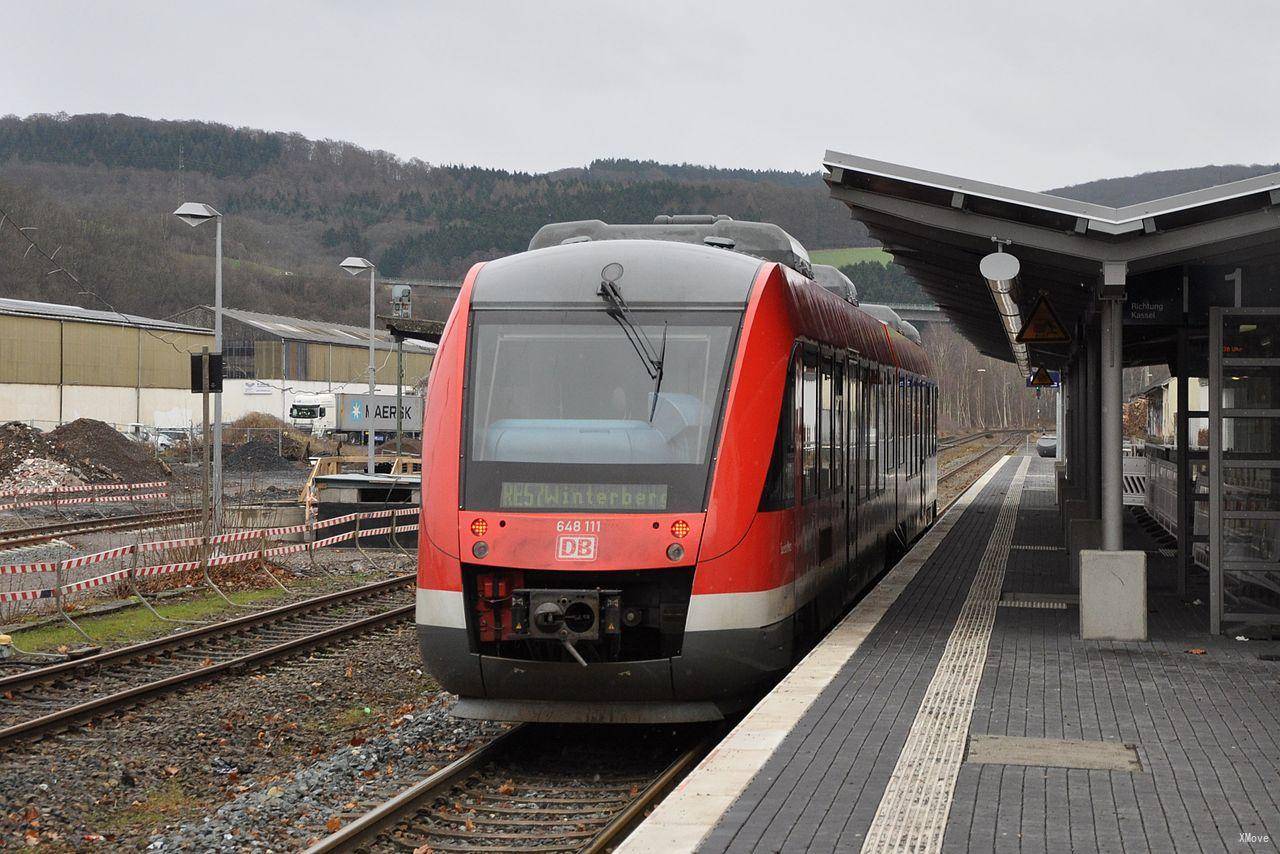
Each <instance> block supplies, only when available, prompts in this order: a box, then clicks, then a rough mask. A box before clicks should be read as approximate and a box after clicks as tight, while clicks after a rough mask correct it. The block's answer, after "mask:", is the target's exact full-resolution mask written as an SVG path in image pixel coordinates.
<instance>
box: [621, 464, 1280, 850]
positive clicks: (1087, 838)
mask: <svg viewBox="0 0 1280 854" xmlns="http://www.w3.org/2000/svg"><path fill="white" fill-rule="evenodd" d="M1057 513H1058V511H1057V507H1056V506H1055V489H1054V467H1053V461H1052V460H1047V459H1044V460H1042V459H1039V458H1037V457H1031V456H1026V455H1021V456H1010V457H1005V458H1004V459H1003V460H1002V461H1001V462H1000V463H998V464H997V465H995V466H994V467H993V468H992V469H991V470H989V471H988V472H987V473H986V474H985V475H984V476H983V477H982V478H981V479H980V480H979V481H978V482H977V483H975V484H974V485H973V487H971V488H970V489H969V490H968V491H967V492H966V493H965V494H964V495H963V496H961V498H960V499H959V500H958V501H957V502H956V504H955V505H954V506H953V507H952V508H951V509H950V510H949V511H948V512H947V513H946V514H945V515H944V516H943V517H942V518H941V519H940V520H939V521H938V523H937V524H936V525H935V526H934V527H933V528H932V529H931V530H930V531H929V532H927V533H926V534H925V535H924V536H923V537H922V538H921V539H920V540H919V541H918V542H917V543H916V544H915V545H914V547H913V548H912V549H911V551H910V552H909V553H908V554H907V556H906V557H904V558H903V559H902V560H901V561H900V562H899V563H898V564H897V565H896V566H895V567H894V568H893V569H892V570H890V571H889V572H888V573H887V574H886V575H885V577H884V578H883V579H882V580H881V582H880V583H879V584H878V585H877V586H876V587H875V588H874V589H872V590H871V591H870V592H869V593H868V594H867V595H866V596H865V597H864V598H863V599H862V601H861V602H859V603H858V605H857V606H856V607H855V608H854V609H853V610H852V611H851V612H850V613H849V614H848V615H847V616H846V618H845V619H844V620H843V621H842V622H841V623H840V624H839V625H838V626H837V627H836V628H835V629H833V630H832V632H831V633H830V634H829V635H828V636H827V637H826V638H825V639H824V640H823V641H822V643H820V644H819V645H818V646H817V647H816V648H815V649H814V650H813V651H812V652H811V653H810V654H809V655H808V656H807V657H806V658H805V659H804V660H803V661H802V662H801V663H800V664H799V665H797V667H796V668H795V669H794V670H793V671H792V672H791V673H790V674H789V675H788V676H787V678H786V679H784V680H783V681H782V682H781V683H779V685H778V686H777V687H776V688H775V690H774V691H773V692H772V693H770V694H769V695H768V696H767V697H765V698H764V699H763V700H761V702H760V703H759V704H758V705H757V706H756V707H755V708H754V709H753V710H752V711H751V712H750V713H749V714H748V715H747V716H746V717H745V718H744V719H743V720H742V721H741V722H740V723H739V724H738V725H737V726H736V727H735V728H734V730H733V731H732V732H731V733H730V734H729V736H728V737H727V738H726V739H725V740H724V741H722V742H721V743H720V744H719V745H718V746H717V747H716V748H715V749H714V750H713V751H712V752H711V753H710V754H709V755H708V756H707V757H706V758H705V759H704V760H703V762H702V763H701V764H700V765H699V766H698V767H697V768H696V769H695V770H694V772H693V773H691V774H690V775H689V776H688V777H686V778H685V779H684V780H683V781H682V782H681V784H680V785H679V786H677V787H676V789H675V790H674V791H673V792H672V794H671V795H670V796H669V797H668V798H667V799H666V800H665V801H664V802H663V803H662V804H661V805H660V806H659V807H658V808H657V809H656V810H655V811H654V812H653V813H652V815H650V816H649V817H648V818H647V819H646V820H645V821H644V822H643V823H642V824H641V825H640V826H639V827H638V828H637V830H636V831H635V832H634V833H633V834H632V835H631V836H630V837H629V838H628V839H627V841H626V842H625V843H624V845H623V846H622V847H621V849H620V850H623V851H627V852H639V851H694V850H697V851H704V852H741V851H786V852H799V851H813V852H818V851H912V852H926V851H948V852H949V851H974V852H979V851H981V852H989V851H1076V852H1086V851H1102V852H1112V851H1116V852H1121V851H1126V852H1127V851H1135V852H1142V851H1161V852H1164V851H1179V852H1180V851H1194V852H1202V851H1203V852H1209V851H1260V850H1261V851H1269V850H1276V849H1277V839H1280V662H1277V661H1276V660H1275V658H1276V657H1278V656H1280V643H1278V642H1275V641H1269V640H1268V641H1259V640H1247V641H1245V640H1236V639H1233V638H1229V637H1215V636H1212V635H1210V634H1209V632H1208V615H1207V609H1206V607H1205V606H1204V605H1203V604H1201V603H1200V602H1198V601H1197V599H1196V598H1195V597H1196V596H1197V595H1198V594H1195V593H1193V594H1192V595H1191V596H1189V597H1188V599H1190V600H1191V601H1184V600H1183V599H1181V598H1179V597H1178V596H1176V595H1175V593H1174V590H1173V587H1172V579H1173V577H1174V576H1173V572H1174V567H1173V560H1172V558H1171V557H1169V556H1168V554H1167V552H1168V550H1167V549H1165V550H1164V551H1163V552H1162V551H1161V549H1160V544H1158V543H1157V542H1156V541H1154V540H1152V539H1150V536H1149V534H1148V533H1147V532H1146V530H1145V529H1144V528H1143V526H1141V525H1139V524H1138V517H1137V516H1136V515H1127V517H1126V530H1125V546H1126V548H1132V549H1143V550H1146V551H1147V552H1148V555H1147V556H1148V611H1149V613H1148V625H1149V633H1150V640H1148V641H1145V642H1119V641H1085V640H1081V638H1080V620H1079V612H1078V607H1077V604H1076V597H1075V595H1074V589H1073V587H1072V585H1071V582H1070V573H1069V567H1068V559H1067V553H1066V552H1065V551H1064V550H1063V549H1062V547H1061V542H1060V526H1059V522H1058V516H1057ZM1200 598H1201V599H1202V598H1204V597H1203V596H1200Z"/></svg>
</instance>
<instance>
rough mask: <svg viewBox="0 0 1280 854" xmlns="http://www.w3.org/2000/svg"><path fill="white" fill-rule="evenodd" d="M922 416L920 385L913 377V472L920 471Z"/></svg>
mask: <svg viewBox="0 0 1280 854" xmlns="http://www.w3.org/2000/svg"><path fill="white" fill-rule="evenodd" d="M923 414H924V410H923V408H922V406H921V400H920V384H919V383H918V382H916V380H915V377H912V378H911V470H912V471H913V472H917V473H918V472H919V471H920V457H921V456H922V453H921V451H922V448H921V444H920V440H921V439H922V438H923V433H924V431H923V430H922V429H921V427H920V419H921V417H922V416H923Z"/></svg>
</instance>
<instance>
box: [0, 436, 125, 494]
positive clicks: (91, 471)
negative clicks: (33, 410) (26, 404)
mask: <svg viewBox="0 0 1280 854" xmlns="http://www.w3.org/2000/svg"><path fill="white" fill-rule="evenodd" d="M41 463H50V464H52V463H62V464H65V465H66V467H67V471H68V473H69V474H70V475H71V476H73V477H75V478H76V479H78V480H80V481H81V482H96V481H108V480H114V479H115V478H113V477H112V476H111V472H110V471H108V470H107V469H106V468H105V467H103V466H100V465H96V464H94V463H92V462H88V461H83V462H81V461H78V460H74V459H69V458H68V457H67V454H66V453H65V452H64V451H63V449H62V448H61V447H59V446H58V445H55V444H54V443H53V442H51V441H49V437H48V436H46V435H45V434H44V433H41V432H40V431H39V430H37V429H36V428H34V427H29V426H28V425H26V424H23V423H22V422H20V421H10V422H8V423H5V424H0V478H2V479H5V480H7V481H8V480H13V479H14V478H15V473H18V471H19V469H22V470H23V471H30V470H32V469H31V468H30V467H32V466H36V467H37V468H38V467H39V466H40V464H41ZM18 477H19V478H20V477H21V474H18ZM36 485H38V484H33V486H36ZM14 487H17V488H21V487H23V484H22V483H18V482H15V483H14Z"/></svg>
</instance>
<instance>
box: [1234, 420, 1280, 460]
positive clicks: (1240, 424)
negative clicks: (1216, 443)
mask: <svg viewBox="0 0 1280 854" xmlns="http://www.w3.org/2000/svg"><path fill="white" fill-rule="evenodd" d="M1277 449H1280V418H1223V419H1222V452H1223V454H1225V455H1226V457H1225V458H1226V459H1231V455H1233V454H1235V455H1243V454H1254V455H1256V454H1264V455H1266V454H1273V453H1274V452H1275V451H1276V450H1277Z"/></svg>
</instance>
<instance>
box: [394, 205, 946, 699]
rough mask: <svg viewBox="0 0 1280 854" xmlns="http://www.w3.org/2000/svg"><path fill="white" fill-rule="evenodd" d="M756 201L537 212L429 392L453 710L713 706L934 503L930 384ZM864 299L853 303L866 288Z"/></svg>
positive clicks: (427, 574)
mask: <svg viewBox="0 0 1280 854" xmlns="http://www.w3.org/2000/svg"><path fill="white" fill-rule="evenodd" d="M831 274H834V277H836V278H835V281H834V282H831V283H829V286H828V287H824V286H823V285H821V284H819V283H818V282H816V281H814V279H813V278H811V277H812V276H813V275H814V270H813V267H812V265H811V264H810V262H809V258H808V256H807V254H806V253H805V251H804V249H803V248H802V247H801V246H800V245H799V244H798V243H796V241H795V240H794V239H792V238H791V237H790V236H789V235H788V234H787V233H786V232H784V231H783V230H782V229H780V228H778V227H777V226H775V225H770V224H765V223H746V222H737V221H733V220H730V219H728V218H727V217H659V218H658V220H656V221H655V223H654V224H652V225H606V224H605V223H602V222H599V221H596V220H592V221H586V222H575V223H558V224H554V225H549V226H546V227H544V228H543V229H541V230H540V231H539V232H538V234H537V236H535V238H534V239H533V241H532V243H531V245H530V249H529V251H527V252H522V253H519V254H516V255H512V256H509V257H506V258H502V259H499V260H496V261H491V262H488V263H482V264H477V265H476V266H474V267H473V268H472V269H471V271H470V272H469V273H468V274H467V276H466V279H465V281H464V282H463V285H462V289H461V293H460V295H459V297H458V300H457V303H456V304H455V305H454V308H453V312H452V314H451V316H450V318H449V321H448V324H447V325H446V327H445V330H444V333H443V335H442V338H441V341H440V345H439V350H438V352H437V355H436V361H435V365H434V367H433V370H432V374H431V379H430V384H429V387H428V392H427V406H426V414H425V434H426V435H427V436H430V437H432V438H431V441H430V442H428V443H426V445H425V447H424V451H423V453H424V457H423V479H424V482H423V497H424V500H423V514H422V527H421V531H422V534H421V537H420V545H419V569H418V589H417V626H418V635H419V642H420V646H421V650H422V655H423V658H424V659H425V661H426V664H427V667H428V669H429V670H430V672H431V673H432V675H433V676H435V678H436V679H437V680H438V681H439V682H440V684H441V685H442V686H443V687H444V688H446V689H448V690H449V691H452V692H455V693H457V694H458V695H460V697H461V700H460V702H459V704H458V706H457V707H456V709H455V713H456V714H459V715H463V716H467V717H481V718H491V719H502V720H544V721H545V720H556V721H614V722H676V721H693V720H709V719H717V718H720V717H722V716H724V715H725V714H727V713H729V712H732V711H733V710H735V709H737V708H740V707H742V706H743V705H744V704H745V703H747V702H749V701H750V700H751V699H752V698H753V697H755V696H758V695H759V693H760V692H761V691H762V690H764V689H766V688H767V687H768V686H769V685H770V684H772V683H773V682H774V681H776V680H777V679H778V678H779V677H780V676H781V675H783V674H784V673H785V672H786V671H787V669H788V668H789V667H790V666H791V665H792V664H793V663H794V661H795V660H796V659H797V658H798V657H799V655H800V654H802V653H803V652H804V651H805V650H807V649H808V648H809V646H810V645H811V644H812V643H813V641H814V640H815V639H816V638H817V637H818V636H820V633H821V632H822V631H824V630H825V629H826V628H827V627H829V626H830V625H831V624H832V623H833V622H834V621H835V620H836V619H837V618H838V617H839V615H840V614H841V613H842V612H843V611H844V610H845V609H846V608H847V607H848V606H849V605H850V603H851V602H852V601H853V600H854V599H855V598H856V597H857V596H858V595H859V594H860V593H861V592H862V591H863V590H864V589H865V588H866V587H867V586H868V585H870V584H871V583H872V582H873V581H874V579H875V578H876V577H877V576H878V575H879V574H880V573H881V572H882V571H883V570H884V568H885V566H886V560H888V559H889V556H891V555H892V554H893V553H895V552H896V551H898V550H899V549H901V547H902V546H904V545H905V544H906V543H908V542H910V541H911V540H912V539H913V538H914V537H916V536H917V535H918V534H919V533H920V532H921V531H922V530H924V529H925V528H926V527H927V526H928V525H929V524H930V523H931V522H932V521H933V519H934V516H935V515H936V509H937V502H936V492H937V443H936V440H935V437H936V429H935V428H936V423H935V421H936V419H935V413H936V401H937V395H936V385H935V383H934V381H933V379H932V378H931V376H930V374H931V371H930V366H929V362H928V359H927V358H926V356H925V354H924V351H923V349H922V348H921V347H920V346H919V343H918V340H919V339H918V335H915V336H913V337H914V340H913V339H912V337H908V336H909V335H912V333H913V332H914V330H911V329H909V328H907V327H906V326H905V325H904V324H899V323H898V322H897V321H896V320H895V319H893V318H890V320H889V322H887V323H886V322H883V321H881V320H878V319H876V318H875V317H873V316H872V315H871V314H869V313H868V312H867V311H864V310H862V309H861V308H859V307H857V306H856V305H855V302H856V297H853V296H852V295H851V286H849V284H848V280H847V279H843V277H840V276H839V273H837V272H836V271H834V270H827V271H821V273H820V278H823V279H824V280H829V279H831V278H832V275H831ZM869 308H870V307H869Z"/></svg>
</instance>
